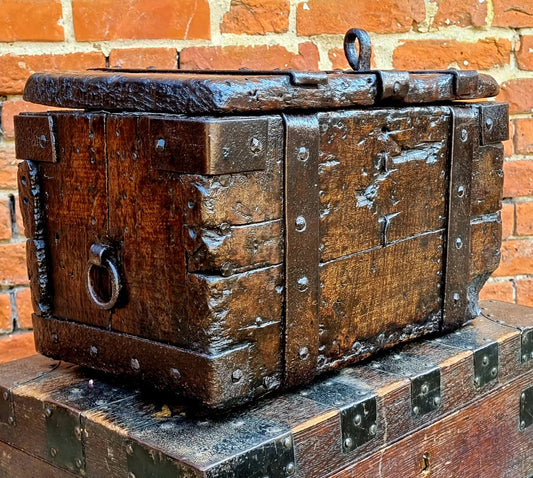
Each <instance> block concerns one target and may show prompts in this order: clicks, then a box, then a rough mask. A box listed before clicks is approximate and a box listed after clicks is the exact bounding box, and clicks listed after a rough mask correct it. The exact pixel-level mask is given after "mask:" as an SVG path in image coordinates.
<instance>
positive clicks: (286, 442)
mask: <svg viewBox="0 0 533 478" xmlns="http://www.w3.org/2000/svg"><path fill="white" fill-rule="evenodd" d="M283 446H284V447H285V448H287V449H289V448H291V447H292V440H291V439H290V438H289V437H286V438H285V440H283Z"/></svg>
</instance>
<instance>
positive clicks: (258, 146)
mask: <svg viewBox="0 0 533 478" xmlns="http://www.w3.org/2000/svg"><path fill="white" fill-rule="evenodd" d="M262 149H263V144H262V143H261V141H259V140H258V139H257V138H252V140H251V141H250V151H251V152H252V153H253V154H258V153H260V152H261V150H262Z"/></svg>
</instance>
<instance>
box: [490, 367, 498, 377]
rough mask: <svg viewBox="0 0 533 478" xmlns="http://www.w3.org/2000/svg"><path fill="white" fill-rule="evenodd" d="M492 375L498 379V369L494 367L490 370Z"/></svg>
mask: <svg viewBox="0 0 533 478" xmlns="http://www.w3.org/2000/svg"><path fill="white" fill-rule="evenodd" d="M490 375H491V376H492V377H496V375H498V369H497V368H496V367H492V369H491V370H490Z"/></svg>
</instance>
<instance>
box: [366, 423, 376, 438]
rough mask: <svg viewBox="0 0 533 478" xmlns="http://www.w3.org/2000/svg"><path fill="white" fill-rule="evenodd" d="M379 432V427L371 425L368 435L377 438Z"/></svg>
mask: <svg viewBox="0 0 533 478" xmlns="http://www.w3.org/2000/svg"><path fill="white" fill-rule="evenodd" d="M377 432H378V427H377V426H376V425H371V426H370V428H369V430H368V433H370V435H372V436H376V434H377Z"/></svg>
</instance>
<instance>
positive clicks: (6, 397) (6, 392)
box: [2, 390, 9, 402]
mask: <svg viewBox="0 0 533 478" xmlns="http://www.w3.org/2000/svg"><path fill="white" fill-rule="evenodd" d="M2 397H4V400H5V401H6V402H7V401H8V400H9V392H8V391H7V390H6V391H5V392H4V393H3V394H2Z"/></svg>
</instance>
